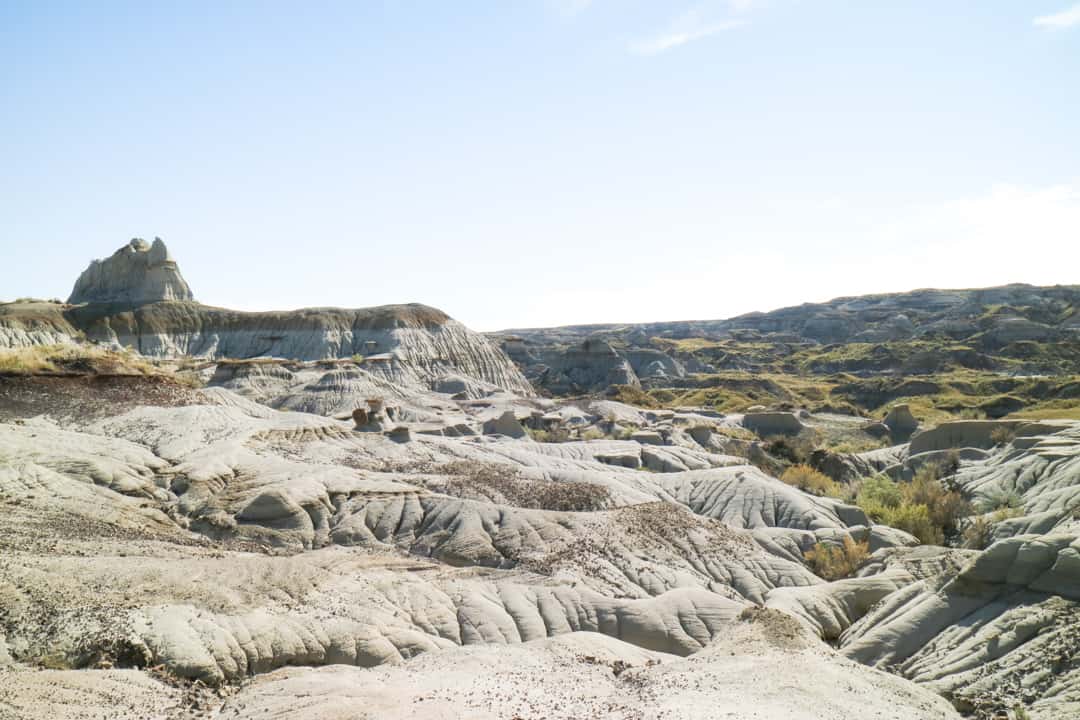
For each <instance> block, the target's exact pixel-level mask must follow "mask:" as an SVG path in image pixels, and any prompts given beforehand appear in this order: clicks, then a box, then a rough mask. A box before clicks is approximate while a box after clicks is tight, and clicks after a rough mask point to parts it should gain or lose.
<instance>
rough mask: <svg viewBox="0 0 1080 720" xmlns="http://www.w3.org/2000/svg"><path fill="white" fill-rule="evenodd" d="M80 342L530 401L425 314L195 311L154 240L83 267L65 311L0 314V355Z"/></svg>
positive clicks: (32, 306)
mask: <svg viewBox="0 0 1080 720" xmlns="http://www.w3.org/2000/svg"><path fill="white" fill-rule="evenodd" d="M82 339H85V340H89V341H90V342H94V343H100V344H104V345H109V346H113V347H130V348H133V349H135V350H136V351H138V352H139V353H140V354H142V355H145V356H147V357H155V358H174V357H194V358H201V359H207V360H226V359H228V360H247V359H255V358H259V359H264V358H276V359H282V360H296V361H307V362H310V361H320V360H330V359H342V358H359V359H362V361H363V370H362V376H361V377H359V378H357V379H358V380H359V381H360V384H365V385H368V386H374V385H379V384H380V383H381V382H389V383H392V384H394V385H396V386H399V387H409V388H410V389H412V390H414V391H415V390H421V389H430V388H433V387H434V386H435V385H437V384H441V385H440V386H444V385H445V382H444V381H445V379H446V378H447V377H456V378H458V379H459V384H461V383H464V384H463V385H461V388H462V389H464V390H465V391H467V394H471V395H474V396H480V395H482V394H484V392H487V391H498V390H502V391H509V392H514V393H519V394H522V395H532V386H531V385H530V384H529V382H528V380H526V379H525V377H524V376H523V375H522V374H521V372H520V371H519V370H518V369H517V367H516V366H515V365H514V363H513V362H511V361H510V359H509V358H508V357H507V356H506V355H505V354H504V353H503V352H502V351H501V350H500V349H499V348H498V347H496V346H495V345H494V344H493V343H492V342H491V341H490V340H488V339H487V338H486V337H484V336H483V335H480V334H479V333H475V332H473V331H472V330H470V329H469V328H467V327H465V326H464V325H463V324H461V323H460V322H457V321H456V320H454V319H452V318H451V317H449V316H448V315H446V314H445V313H443V312H441V311H439V310H436V309H435V308H432V307H428V306H426V305H420V304H408V305H386V306H381V307H374V308H360V309H346V308H305V309H301V310H290V311H280V312H240V311H235V310H228V309H226V308H218V307H211V306H208V305H203V304H201V303H198V302H195V301H194V299H193V295H192V292H191V288H190V287H189V286H188V284H187V282H185V281H184V278H183V277H182V276H181V275H180V270H179V268H178V266H177V264H176V261H175V260H174V259H173V258H172V256H171V255H170V253H169V251H168V249H167V248H166V247H165V243H164V242H162V241H161V239H160V238H157V239H155V240H154V242H153V244H148V243H146V242H145V241H143V240H140V239H135V240H132V241H131V242H130V243H129V244H127V245H125V246H124V247H122V248H120V249H119V250H117V251H116V252H115V253H113V254H112V255H111V256H110V257H108V258H105V259H103V260H95V261H93V262H92V263H90V267H88V268H87V269H86V271H85V272H83V274H82V275H81V276H80V277H79V280H78V281H77V282H76V283H75V289H74V290H73V291H72V294H71V297H70V299H69V301H68V304H67V305H62V304H59V303H46V302H30V303H9V304H5V305H0V348H18V347H26V346H30V345H47V344H57V343H75V342H79V341H80V340H82ZM276 372H278V373H279V374H287V372H288V371H286V370H282V369H278V370H276ZM305 409H306V408H305ZM334 409H339V408H334Z"/></svg>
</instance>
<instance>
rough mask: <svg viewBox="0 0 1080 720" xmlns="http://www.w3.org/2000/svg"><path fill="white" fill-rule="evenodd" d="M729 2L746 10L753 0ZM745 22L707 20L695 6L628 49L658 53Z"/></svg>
mask: <svg viewBox="0 0 1080 720" xmlns="http://www.w3.org/2000/svg"><path fill="white" fill-rule="evenodd" d="M730 4H731V7H732V8H736V7H738V8H741V9H742V10H748V9H749V8H750V7H751V6H752V4H753V0H730ZM745 24H746V21H745V20H732V19H728V20H722V21H718V22H708V21H706V20H705V18H704V16H703V14H702V12H701V11H700V10H699V9H696V8H695V9H693V10H688V11H687V12H685V13H683V14H682V15H680V16H678V17H677V18H675V19H674V20H672V21H671V23H669V24H668V27H667V29H666V30H664V31H663V32H661V33H659V34H657V35H655V36H653V37H651V38H648V39H645V40H642V41H640V42H637V43H634V44H633V45H631V46H630V50H631V51H632V52H633V53H635V54H637V55H658V54H660V53H662V52H666V51H667V50H671V49H673V48H677V47H679V46H680V45H685V44H687V43H689V42H693V41H694V40H700V39H702V38H706V37H709V36H710V35H716V34H717V33H720V32H723V31H725V30H733V29H735V28H737V27H742V26H743V25H745Z"/></svg>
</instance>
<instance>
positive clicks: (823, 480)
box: [780, 464, 843, 497]
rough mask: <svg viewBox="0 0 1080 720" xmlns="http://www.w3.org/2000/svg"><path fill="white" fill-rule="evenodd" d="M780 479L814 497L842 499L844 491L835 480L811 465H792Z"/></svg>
mask: <svg viewBox="0 0 1080 720" xmlns="http://www.w3.org/2000/svg"><path fill="white" fill-rule="evenodd" d="M780 479H781V480H782V481H784V482H785V483H787V484H788V485H793V486H795V487H797V488H799V489H800V490H802V491H803V492H808V493H810V494H812V495H826V496H828V497H840V496H841V495H842V494H843V490H842V489H841V487H840V485H838V484H837V483H836V481H835V480H833V479H832V478H830V477H829V476H828V475H825V474H824V473H821V472H818V471H817V470H815V469H814V468H812V467H810V466H809V465H801V464H800V465H792V466H791V467H789V468H788V469H787V470H785V471H784V474H783V475H781V476H780Z"/></svg>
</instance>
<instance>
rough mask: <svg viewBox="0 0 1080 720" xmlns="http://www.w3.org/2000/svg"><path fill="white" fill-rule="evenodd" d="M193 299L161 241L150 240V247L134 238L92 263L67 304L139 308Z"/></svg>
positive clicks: (174, 262)
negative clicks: (131, 306) (154, 303)
mask: <svg viewBox="0 0 1080 720" xmlns="http://www.w3.org/2000/svg"><path fill="white" fill-rule="evenodd" d="M193 299H194V296H193V295H192V294H191V288H190V287H188V284H187V283H186V282H185V281H184V278H183V276H181V275H180V268H179V267H178V266H177V264H176V261H175V260H173V259H172V257H171V256H170V255H169V249H168V248H166V247H165V243H164V242H162V240H161V238H154V242H153V244H151V243H148V242H146V241H145V240H143V239H142V238H135V239H134V240H132V241H131V242H130V243H128V244H127V245H125V246H124V247H122V248H120V249H119V250H117V251H116V252H115V253H113V254H112V256H111V257H107V258H105V259H103V260H93V261H92V262H91V263H90V266H89V267H88V268H86V270H84V271H83V273H82V275H80V276H79V279H78V280H77V281H76V283H75V289H74V290H72V291H71V297H70V298H68V302H69V303H72V304H76V305H77V304H82V303H130V304H132V305H141V304H144V303H152V302H159V301H161V300H193Z"/></svg>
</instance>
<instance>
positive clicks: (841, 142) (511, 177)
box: [0, 0, 1080, 330]
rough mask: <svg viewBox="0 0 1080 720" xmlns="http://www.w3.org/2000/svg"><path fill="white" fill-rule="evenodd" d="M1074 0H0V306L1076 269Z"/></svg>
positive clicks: (529, 315)
mask: <svg viewBox="0 0 1080 720" xmlns="http://www.w3.org/2000/svg"><path fill="white" fill-rule="evenodd" d="M1078 78H1080V4H1076V3H1075V1H1074V0H1023V1H1021V0H1012V1H1009V0H997V1H992V0H991V1H987V0H979V1H976V0H934V1H923V0H909V1H907V2H903V3H896V2H856V1H855V0H849V1H846V2H841V1H839V0H836V1H832V2H830V1H828V0H718V1H709V0H705V1H703V2H685V3H684V2H676V1H675V0H669V1H668V2H634V1H633V0H625V1H619V0H592V1H591V2H590V1H589V0H520V1H518V2H495V1H494V0H491V1H489V2H468V1H456V2H442V1H439V2H436V1H432V2H405V1H401V2H391V1H389V0H387V1H385V2H358V1H357V2H310V3H274V2H257V3H256V2H251V3H245V2H213V3H200V2H185V3H146V2H130V3H127V2H96V3H87V2H71V3H61V2H46V1H45V0H39V1H35V2H16V1H15V0H6V1H4V0H0V250H2V252H0V298H6V299H11V298H14V297H19V296H27V295H33V296H60V297H66V296H67V294H68V293H69V292H70V289H71V286H72V284H73V283H74V281H75V278H76V277H77V275H78V273H79V272H80V271H81V270H82V269H83V268H84V267H85V265H86V264H87V262H88V261H89V260H90V259H91V258H94V257H102V256H105V255H107V254H109V253H111V252H112V251H113V250H114V249H116V248H117V247H119V246H121V245H122V244H124V243H125V242H126V241H127V240H128V239H130V238H131V237H135V236H140V237H146V238H151V237H153V236H155V235H159V236H161V237H163V238H164V239H165V240H166V242H167V243H168V244H169V247H170V249H171V250H172V252H173V254H174V256H175V257H176V258H177V260H178V261H179V262H180V266H181V269H182V270H183V272H184V275H185V277H186V278H187V280H188V282H189V283H190V284H191V286H192V288H193V289H194V291H195V294H196V297H197V298H198V299H200V300H202V301H203V302H206V303H210V304H215V305H223V306H227V307H238V308H243V309H281V308H292V307H303V306H318V305H341V306H367V305H375V304H383V303H392V302H411V301H416V302H425V303H428V304H430V305H434V306H437V307H440V308H442V309H444V310H446V311H447V312H449V313H450V314H451V315H453V316H455V317H457V318H459V319H460V320H462V321H463V322H465V323H466V324H468V325H470V326H472V327H474V328H477V329H481V330H494V329H499V328H504V327H524V326H538V325H553V324H568V323H581V322H609V321H610V322H629V321H649V320H665V319H666V320H675V319H688V318H712V317H726V316H730V315H733V314H736V313H741V312H747V311H750V310H768V309H772V308H775V307H780V306H783V305H789V304H796V303H799V302H803V301H815V300H824V299H828V298H831V297H835V296H838V295H845V294H858V293H865V292H878V291H892V290H904V289H912V288H916V287H927V286H937V287H942V286H945V287H964V286H968V287H970V286H979V285H989V284H998V283H1004V282H1030V283H1039V284H1053V283H1077V282H1080V273H1078V271H1077V269H1078V266H1080V262H1078V261H1080V81H1078Z"/></svg>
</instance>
